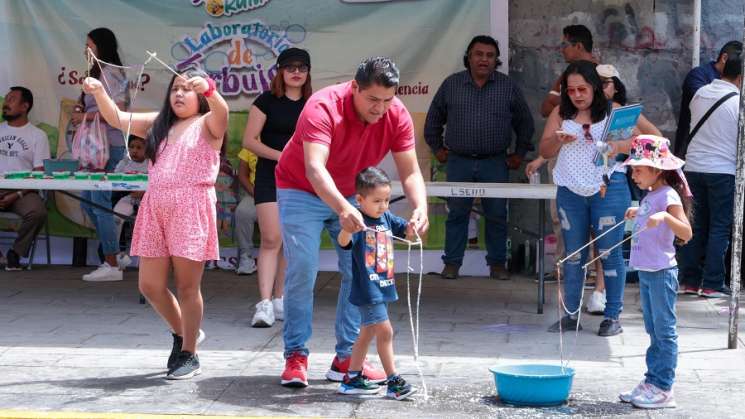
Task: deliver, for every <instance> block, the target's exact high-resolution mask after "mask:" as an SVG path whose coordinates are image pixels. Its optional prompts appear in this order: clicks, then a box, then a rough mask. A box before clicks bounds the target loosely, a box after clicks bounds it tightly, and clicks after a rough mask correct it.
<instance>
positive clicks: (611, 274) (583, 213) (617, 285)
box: [556, 172, 631, 319]
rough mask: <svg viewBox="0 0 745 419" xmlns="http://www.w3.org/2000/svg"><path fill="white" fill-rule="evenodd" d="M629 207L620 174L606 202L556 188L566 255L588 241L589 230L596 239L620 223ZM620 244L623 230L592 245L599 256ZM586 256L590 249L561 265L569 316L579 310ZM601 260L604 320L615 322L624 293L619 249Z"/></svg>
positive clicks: (616, 175) (611, 185)
mask: <svg viewBox="0 0 745 419" xmlns="http://www.w3.org/2000/svg"><path fill="white" fill-rule="evenodd" d="M630 204H631V194H630V192H629V185H628V183H627V182H626V175H625V174H623V173H618V172H616V173H613V175H612V176H611V178H610V184H609V185H608V190H607V191H606V194H605V198H601V197H600V193H599V192H598V193H596V194H595V195H592V196H587V197H585V196H581V195H577V194H575V193H574V192H572V191H570V190H569V189H568V188H565V187H563V186H559V188H558V190H557V192H556V205H557V207H558V212H559V220H560V221H561V233H562V237H563V238H564V245H565V246H566V254H567V255H570V254H572V253H574V252H575V251H576V250H577V249H579V248H580V247H582V246H584V245H585V244H586V243H587V242H588V241H590V228H592V231H593V232H594V234H595V237H598V236H600V234H602V233H604V232H605V231H606V229H608V228H610V227H613V226H615V225H616V224H617V223H619V222H621V221H622V220H623V218H624V213H625V212H626V209H627V208H628V207H629V205H630ZM621 240H623V227H617V228H616V229H615V230H613V231H612V232H610V233H608V234H606V235H605V236H603V237H601V238H600V239H599V240H597V241H596V242H595V249H597V253H598V256H599V255H600V254H601V253H602V252H605V251H606V250H608V249H610V248H611V247H613V246H614V245H616V244H617V243H619V242H620V241H621ZM588 253H589V247H588V248H585V249H584V250H582V251H581V252H580V253H579V254H578V255H576V256H575V257H573V258H571V259H569V260H567V261H566V262H565V263H564V269H563V273H564V302H565V304H566V308H567V310H569V311H572V312H573V311H576V310H577V309H578V307H579V304H580V298H581V297H582V292H583V286H582V284H583V282H584V275H585V272H584V271H583V269H582V267H583V266H584V264H585V263H586V262H587V261H588V258H587V255H588ZM600 260H601V262H602V264H603V274H604V276H605V293H606V300H607V301H606V304H605V317H607V318H609V319H618V316H619V315H620V314H621V311H622V310H623V289H624V286H625V285H626V266H625V265H624V262H623V253H622V246H618V247H617V248H615V249H613V251H611V252H610V253H609V254H608V255H607V256H605V257H604V258H601V259H600Z"/></svg>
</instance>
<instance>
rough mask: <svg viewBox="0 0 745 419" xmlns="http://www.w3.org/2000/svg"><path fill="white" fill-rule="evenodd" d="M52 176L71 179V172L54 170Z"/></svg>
mask: <svg viewBox="0 0 745 419" xmlns="http://www.w3.org/2000/svg"><path fill="white" fill-rule="evenodd" d="M52 177H53V178H55V179H69V178H70V172H52Z"/></svg>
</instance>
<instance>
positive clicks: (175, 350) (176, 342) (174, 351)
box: [166, 329, 207, 374]
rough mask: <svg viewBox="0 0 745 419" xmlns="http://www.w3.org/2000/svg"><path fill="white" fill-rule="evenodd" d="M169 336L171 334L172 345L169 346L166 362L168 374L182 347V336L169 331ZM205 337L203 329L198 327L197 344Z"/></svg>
mask: <svg viewBox="0 0 745 419" xmlns="http://www.w3.org/2000/svg"><path fill="white" fill-rule="evenodd" d="M171 336H173V346H172V347H171V354H170V355H169V356H168V363H167V364H166V367H167V368H168V373H169V374H170V373H171V371H172V370H173V367H174V366H175V365H176V361H178V356H179V354H180V353H181V348H183V345H184V338H182V337H181V336H179V335H177V334H175V333H173V332H171ZM206 337H207V335H206V334H205V333H204V330H202V329H199V334H198V335H197V345H199V344H200V343H202V341H204V339H205V338H206Z"/></svg>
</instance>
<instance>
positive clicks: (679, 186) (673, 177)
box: [661, 170, 695, 245]
mask: <svg viewBox="0 0 745 419" xmlns="http://www.w3.org/2000/svg"><path fill="white" fill-rule="evenodd" d="M661 176H662V180H663V182H665V183H666V184H667V185H668V186H670V187H671V188H673V189H674V190H675V192H677V193H678V196H680V202H681V203H683V213H685V216H686V218H688V222H689V223H690V224H691V225H693V217H694V216H695V214H693V200H692V199H691V198H689V197H687V196H686V193H685V184H684V183H683V179H681V177H680V175H678V171H677V170H663V171H662V174H661ZM675 244H679V245H682V244H684V243H683V241H682V240H680V239H678V238H677V237H676V238H675Z"/></svg>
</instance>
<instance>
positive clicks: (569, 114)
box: [559, 60, 609, 124]
mask: <svg viewBox="0 0 745 419" xmlns="http://www.w3.org/2000/svg"><path fill="white" fill-rule="evenodd" d="M596 66H597V64H595V63H592V62H590V61H584V60H579V61H575V62H573V63H570V64H569V66H567V68H566V70H564V74H562V75H561V103H559V116H561V118H562V119H574V117H576V116H577V112H578V111H577V108H576V107H575V106H574V103H572V99H570V98H569V94H568V93H567V80H568V79H569V76H571V75H572V74H577V75H580V76H582V78H583V79H585V82H587V84H589V85H590V86H591V87H592V91H593V92H592V93H593V96H592V105H590V119H591V120H592V123H593V124H594V123H597V122H600V121H602V120H603V118H605V116H606V115H607V114H608V112H609V111H608V99H606V98H605V94H604V93H603V82H601V81H600V76H599V75H598V72H597V71H595V67H596Z"/></svg>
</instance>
